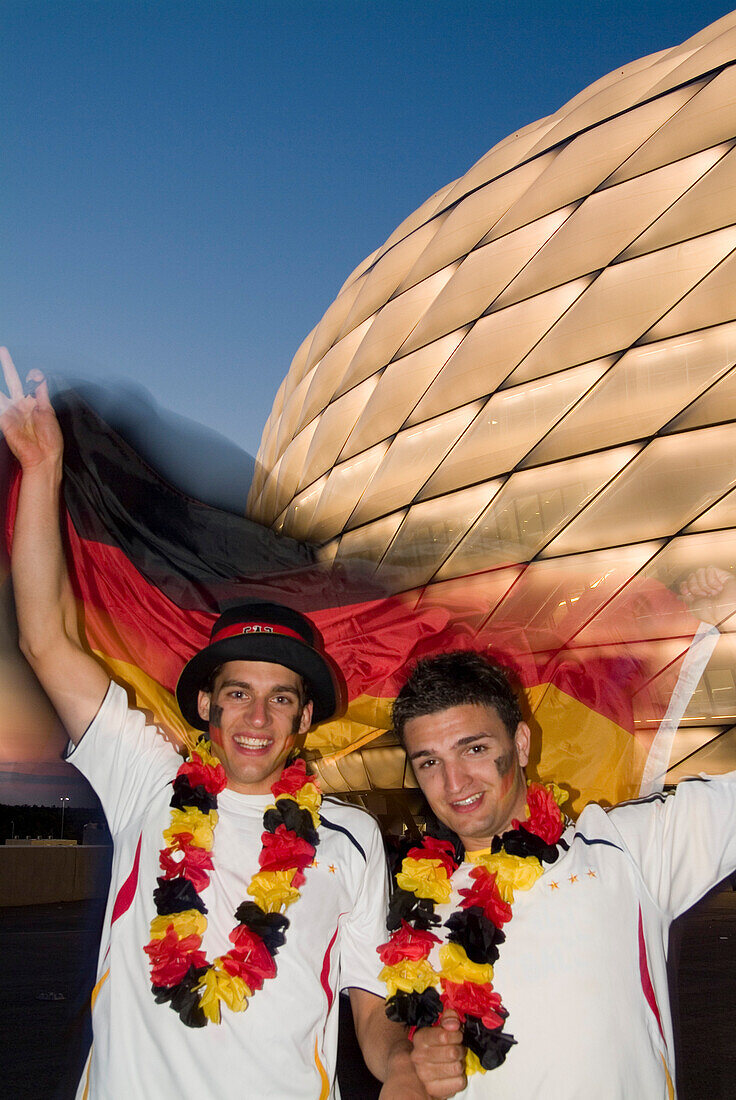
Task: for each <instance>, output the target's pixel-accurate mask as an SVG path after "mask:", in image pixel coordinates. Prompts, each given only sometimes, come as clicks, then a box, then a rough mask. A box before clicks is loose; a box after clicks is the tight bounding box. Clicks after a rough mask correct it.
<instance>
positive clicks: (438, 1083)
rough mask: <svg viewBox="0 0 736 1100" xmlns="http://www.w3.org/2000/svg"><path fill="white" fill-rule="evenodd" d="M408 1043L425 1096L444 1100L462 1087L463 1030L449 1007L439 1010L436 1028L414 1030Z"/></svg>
mask: <svg viewBox="0 0 736 1100" xmlns="http://www.w3.org/2000/svg"><path fill="white" fill-rule="evenodd" d="M412 1045H413V1048H414V1049H413V1051H412V1055H411V1060H412V1062H413V1064H414V1069H415V1070H416V1073H417V1076H418V1077H419V1079H420V1081H421V1082H422V1084H423V1085H424V1087H425V1089H426V1090H427V1094H428V1095H429V1096H431V1097H437V1098H440V1100H445V1098H446V1097H450V1096H454V1095H455V1093H457V1092H461V1091H462V1090H463V1089H464V1088H465V1085H466V1084H467V1081H466V1078H465V1047H464V1046H463V1033H462V1027H461V1024H460V1018H459V1016H458V1014H457V1013H456V1012H455V1011H454V1010H453V1009H447V1010H446V1011H445V1012H443V1014H442V1018H441V1020H440V1023H439V1025H438V1026H437V1027H423V1028H419V1029H418V1030H417V1031H415V1033H414V1038H413V1039H412Z"/></svg>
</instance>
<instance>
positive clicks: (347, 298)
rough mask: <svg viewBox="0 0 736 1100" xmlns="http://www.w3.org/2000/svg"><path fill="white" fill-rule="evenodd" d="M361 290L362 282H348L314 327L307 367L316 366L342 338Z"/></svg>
mask: <svg viewBox="0 0 736 1100" xmlns="http://www.w3.org/2000/svg"><path fill="white" fill-rule="evenodd" d="M359 290H360V284H357V285H353V286H351V285H349V284H348V283H346V285H345V286H344V287H343V289H342V290H341V291H340V293H339V294H338V296H337V298H335V301H334V302H333V303H332V304H331V305H330V306H329V307H328V309H327V312H326V313H325V315H324V317H323V318H322V320H321V321H320V323H319V324H318V325H317V327H316V328H315V329H314V332H313V335H312V342H311V344H310V347H309V353H308V357H307V363H306V366H307V368H311V367H313V366H315V365H316V364H317V363H318V362H319V361H320V359H321V358H322V356H323V355H324V354H325V352H326V351H328V349H329V348H331V347H332V345H333V344H335V343H336V342H337V341H338V340H339V339H340V332H341V331H342V326H343V324H344V323H345V318H346V317H347V315H348V313H349V312H350V309H351V307H352V304H353V302H354V301H355V297H356V295H357V293H358V291H359Z"/></svg>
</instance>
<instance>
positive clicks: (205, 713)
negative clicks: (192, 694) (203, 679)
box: [197, 691, 210, 722]
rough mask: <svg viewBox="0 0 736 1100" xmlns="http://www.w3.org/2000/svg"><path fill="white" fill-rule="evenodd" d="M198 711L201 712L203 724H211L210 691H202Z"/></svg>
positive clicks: (198, 699)
mask: <svg viewBox="0 0 736 1100" xmlns="http://www.w3.org/2000/svg"><path fill="white" fill-rule="evenodd" d="M197 710H198V711H199V717H200V718H201V719H202V721H203V722H209V720H210V693H209V692H208V691H200V693H199V695H198V696H197Z"/></svg>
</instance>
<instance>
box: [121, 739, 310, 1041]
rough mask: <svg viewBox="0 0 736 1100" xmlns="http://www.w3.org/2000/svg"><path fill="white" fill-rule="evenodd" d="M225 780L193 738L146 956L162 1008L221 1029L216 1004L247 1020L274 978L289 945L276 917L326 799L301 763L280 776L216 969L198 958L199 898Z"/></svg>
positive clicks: (292, 895) (292, 893)
mask: <svg viewBox="0 0 736 1100" xmlns="http://www.w3.org/2000/svg"><path fill="white" fill-rule="evenodd" d="M225 785H226V776H225V771H224V769H223V767H222V764H220V762H219V761H218V759H217V757H216V756H214V755H213V753H212V750H211V745H210V741H209V739H208V738H207V737H205V736H202V737H200V738H199V740H198V742H197V744H196V745H195V747H194V748H193V749H192V750H191V751H190V755H189V758H188V760H186V761H185V762H184V763H183V764H182V765H181V767H180V768H179V770H178V772H177V774H176V778H175V779H174V784H173V786H174V794H173V796H172V799H171V825H170V826H169V828H168V829H165V830H164V840H165V841H166V847H165V848H162V849H161V852H160V855H159V863H160V866H161V870H162V872H163V874H162V875H161V877H160V878H158V880H157V881H158V887H157V889H155V890H154V892H153V898H154V901H155V903H156V910H157V912H158V916H156V917H154V919H153V920H152V921H151V940H150V942H149V943H148V944H147V945H146V946H145V947H144V949H143V950H144V951H145V952H146V954H147V955H148V956H149V957H150V960H151V981H152V990H153V994H154V997H155V999H156V1001H157V1003H158V1004H165V1003H166V1002H168V1003H169V1005H170V1006H171V1008H173V1009H174V1011H175V1012H178V1014H179V1016H180V1018H181V1020H182V1022H183V1023H185V1024H186V1025H187V1027H204V1026H205V1025H206V1024H207V1022H208V1021H210V1022H212V1023H215V1024H219V1023H220V1019H221V1015H220V1003H221V1002H224V1003H225V1004H226V1005H227V1006H228V1008H230V1009H231V1010H232V1011H233V1012H243V1011H244V1010H245V1009H246V1008H247V1007H248V998H249V997H251V996H252V995H253V993H254V992H255V991H256V990H258V989H261V987H262V986H263V983H264V981H265V980H266V979H267V978H273V977H275V975H276V963H275V961H274V956H275V955H276V953H277V951H278V949H279V947H281V946H282V945H283V943H284V942H285V940H286V936H285V932H286V929H287V928H288V926H289V920H288V918H287V917H285V916H284V915H283V913H282V912H281V910H282V908H283V909H286V908H287V906H289V905H291V904H292V903H293V902H295V901H296V900H297V898H298V897H299V888H300V887H301V886H302V885H303V884H304V882H305V876H304V869H305V868H306V867H308V866H309V865H310V864H311V863H312V861H313V859H314V853H315V848H316V847H317V845H318V844H319V837H318V835H317V826H318V825H319V812H318V811H319V807H320V803H321V800H322V796H321V794H320V791H319V789H318V787H317V786H316V784H315V783H314V782H313V781H312V779H310V778H309V776H307V773H306V767H305V764H304V761H303V760H297V761H296V762H295V763H294V764H292V765H291V766H289V767H287V768H285V769H284V771H283V772H282V774H281V778H280V779H279V780H277V782H276V783H274V784H273V786H272V787H271V792H272V794H273V795H274V798H275V800H276V805H275V806H270V807H269V808H268V809H267V810H266V812H265V814H264V817H263V827H264V830H265V831H264V833H263V835H262V837H261V841H262V844H263V847H262V848H261V853H260V855H259V857H258V862H259V865H260V868H261V869H260V871H258V872H257V873H256V874H255V875H254V876H253V878H252V879H251V881H250V885H249V886H248V890H247V893H248V894H249V895H250V896H251V897H252V898H253V899H254V900H253V901H244V902H242V903H241V904H240V905H239V906H238V908H237V910H236V912H235V919H236V920H237V921H238V924H236V926H235V928H233V930H232V932H231V933H230V941H231V943H232V945H233V946H232V947H231V948H230V950H229V951H227V952H226V953H225V954H224V955H220V956H219V957H218V958H216V959H215V961H214V962H213V963H210V962H208V960H207V957H206V955H205V954H204V953H203V952H202V951H201V950H200V947H201V944H202V936H203V934H204V931H205V929H206V927H207V918H206V917H205V913H206V912H207V907H206V906H205V904H204V902H203V901H202V899H201V897H200V896H199V895H200V892H201V891H202V890H204V889H205V887H206V886H208V885H209V881H210V879H209V874H208V872H209V871H211V870H212V869H213V863H212V856H211V854H210V853H211V851H212V846H213V843H214V829H215V826H216V824H217V796H218V794H219V793H220V791H222V790H223V788H224V787H225Z"/></svg>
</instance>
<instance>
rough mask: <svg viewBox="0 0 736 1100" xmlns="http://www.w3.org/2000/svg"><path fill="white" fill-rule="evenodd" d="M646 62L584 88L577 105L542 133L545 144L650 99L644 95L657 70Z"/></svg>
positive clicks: (573, 104) (567, 136) (556, 140)
mask: <svg viewBox="0 0 736 1100" xmlns="http://www.w3.org/2000/svg"><path fill="white" fill-rule="evenodd" d="M648 60H649V59H647V58H640V59H639V60H638V61H634V62H632V63H631V64H630V65H627V66H626V68H625V69H624V70H623V72H621V70H619V71H618V73H609V74H608V76H605V77H603V78H602V80H600V81H598V82H597V84H594V85H593V86H592V87H591V88H587V89H586V91H585V93H584V95H583V96H581V97H577V99H578V104H577V106H576V105H575V100H573V101H572V102H571V103H568V104H566V107H565V111H564V114H562V116H561V117H560V119H559V121H558V122H557V123H556V125H555V126H553V127H552V128H551V129H550V130H549V132H548V133H547V134H545V145H546V146H549V145H556V144H557V143H558V142H561V141H565V140H566V139H568V138H570V137H572V136H573V135H575V134H577V133H580V131H581V130H587V129H588V128H589V127H590V126H595V125H597V124H599V123H601V122H603V121H604V120H606V119H609V118H612V117H613V116H614V115H617V114H618V113H619V112H620V111H624V110H626V109H627V108H628V107H630V106H631V104H632V103H636V101H637V100H643V99H649V98H650V97H649V96H648V95H647V93H648V92H649V91H650V90H651V88H652V85H653V84H654V83H656V80H657V76H658V72H657V68H656V67H654V68H652V67H651V66H650V65H649V64H647V61H648ZM591 93H592V94H591Z"/></svg>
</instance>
